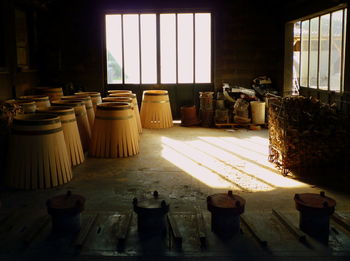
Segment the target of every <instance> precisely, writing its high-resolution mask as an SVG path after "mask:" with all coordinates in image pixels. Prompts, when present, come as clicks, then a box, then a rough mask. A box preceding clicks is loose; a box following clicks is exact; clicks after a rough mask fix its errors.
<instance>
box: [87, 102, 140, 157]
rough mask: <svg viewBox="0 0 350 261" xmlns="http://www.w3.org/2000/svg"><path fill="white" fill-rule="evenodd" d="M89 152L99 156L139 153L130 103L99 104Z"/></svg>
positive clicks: (127, 155) (122, 155)
mask: <svg viewBox="0 0 350 261" xmlns="http://www.w3.org/2000/svg"><path fill="white" fill-rule="evenodd" d="M89 152H90V153H89V154H90V155H91V156H94V157H98V158H120V157H130V156H133V155H136V154H138V153H139V139H138V133H137V131H136V130H135V125H134V121H133V112H132V110H131V105H130V104H129V103H117V102H107V103H102V104H99V105H97V110H96V118H95V124H94V127H93V130H92V137H91V144H90V151H89Z"/></svg>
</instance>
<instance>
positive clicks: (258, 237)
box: [241, 214, 267, 247]
mask: <svg viewBox="0 0 350 261" xmlns="http://www.w3.org/2000/svg"><path fill="white" fill-rule="evenodd" d="M241 220H242V222H243V223H244V224H245V225H246V227H247V228H248V230H249V231H250V232H251V233H252V235H253V236H254V237H255V238H256V240H258V242H259V244H260V245H261V246H262V247H267V240H266V239H265V238H264V237H263V236H262V235H261V234H260V233H259V231H258V230H257V229H256V228H255V226H254V224H253V222H252V221H251V219H250V218H248V216H245V215H244V214H242V215H241Z"/></svg>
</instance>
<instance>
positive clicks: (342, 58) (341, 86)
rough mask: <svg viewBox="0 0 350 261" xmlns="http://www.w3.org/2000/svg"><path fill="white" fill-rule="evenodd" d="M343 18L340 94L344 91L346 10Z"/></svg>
mask: <svg viewBox="0 0 350 261" xmlns="http://www.w3.org/2000/svg"><path fill="white" fill-rule="evenodd" d="M342 13H343V18H342V34H341V50H340V86H339V87H340V92H343V91H344V84H343V83H344V70H343V69H344V68H343V67H344V53H343V51H344V25H345V22H346V21H344V20H345V14H344V13H345V9H343V12H342Z"/></svg>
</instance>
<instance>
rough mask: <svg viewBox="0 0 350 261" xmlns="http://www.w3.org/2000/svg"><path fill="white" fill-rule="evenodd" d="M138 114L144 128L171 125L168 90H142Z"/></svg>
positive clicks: (168, 126) (159, 127) (158, 127)
mask: <svg viewBox="0 0 350 261" xmlns="http://www.w3.org/2000/svg"><path fill="white" fill-rule="evenodd" d="M140 116H141V123H142V127H144V128H149V129H162V128H170V127H172V126H173V118H172V115H171V108H170V102H169V96H168V91H163V90H152V91H144V92H143V98H142V104H141V114H140Z"/></svg>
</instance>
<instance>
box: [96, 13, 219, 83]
mask: <svg viewBox="0 0 350 261" xmlns="http://www.w3.org/2000/svg"><path fill="white" fill-rule="evenodd" d="M181 13H192V14H193V20H194V21H195V14H197V13H210V15H211V24H210V26H211V34H210V37H211V47H210V51H211V58H210V82H208V83H195V79H196V78H195V66H196V63H195V25H194V24H193V29H194V30H193V39H194V40H193V48H194V49H193V50H194V51H193V82H190V83H179V82H178V48H177V47H178V42H177V38H178V34H177V33H176V82H175V83H161V58H160V15H161V14H175V15H176V32H177V27H178V26H177V15H178V14H181ZM128 14H136V15H138V16H139V24H140V15H142V14H155V15H156V26H157V28H156V44H157V57H156V71H157V77H156V81H157V82H156V83H142V81H141V80H142V79H141V75H142V71H141V70H142V68H141V50H140V48H141V38H140V39H139V50H140V55H139V61H140V72H139V73H140V82H139V83H126V82H125V77H124V73H125V71H124V69H125V68H124V54H123V55H122V60H123V61H122V82H121V83H108V74H107V70H108V68H107V67H108V66H107V46H106V16H107V15H128ZM101 19H102V27H101V31H102V61H103V83H104V87H105V88H107V89H111V88H110V87H113V88H124V87H125V86H145V87H146V88H147V86H148V87H157V88H160V89H162V88H167V86H208V85H210V86H213V85H214V83H215V74H214V61H215V59H214V56H215V53H214V50H215V48H214V42H215V41H214V29H215V28H214V11H213V10H212V9H207V8H205V9H201V8H193V9H192V8H191V9H156V10H151V9H147V10H128V9H124V10H114V9H113V10H105V11H104V12H102V18H101ZM121 20H122V21H123V19H121ZM122 23H123V22H122ZM121 29H122V44H124V43H123V42H124V40H123V37H124V36H123V30H124V28H123V25H122V28H121ZM139 31H140V28H139ZM123 52H124V50H122V53H123Z"/></svg>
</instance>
